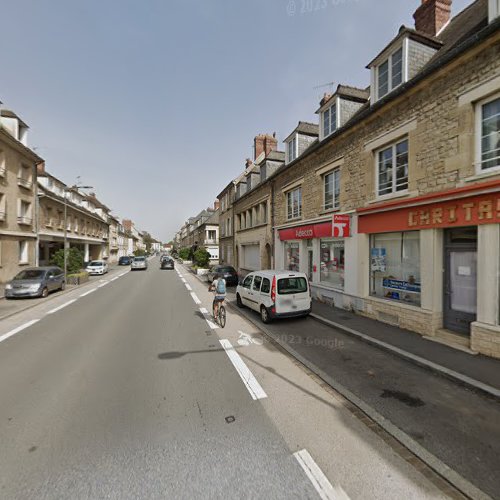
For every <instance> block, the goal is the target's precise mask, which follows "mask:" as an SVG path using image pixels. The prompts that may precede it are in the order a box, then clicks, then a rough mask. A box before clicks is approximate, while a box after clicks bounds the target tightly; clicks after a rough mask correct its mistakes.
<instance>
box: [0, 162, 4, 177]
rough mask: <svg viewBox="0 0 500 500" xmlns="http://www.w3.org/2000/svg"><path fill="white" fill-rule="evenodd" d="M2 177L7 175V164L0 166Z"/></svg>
mask: <svg viewBox="0 0 500 500" xmlns="http://www.w3.org/2000/svg"><path fill="white" fill-rule="evenodd" d="M0 177H5V165H2V166H0Z"/></svg>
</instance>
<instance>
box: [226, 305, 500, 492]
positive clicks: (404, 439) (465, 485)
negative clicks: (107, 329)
mask: <svg viewBox="0 0 500 500" xmlns="http://www.w3.org/2000/svg"><path fill="white" fill-rule="evenodd" d="M228 305H229V307H231V308H232V309H233V310H234V311H236V312H237V313H238V314H239V315H240V316H242V317H243V318H245V319H246V320H248V321H250V322H251V323H252V324H253V325H254V326H256V327H257V328H258V329H259V330H261V331H262V332H263V333H265V335H266V336H267V337H269V338H270V339H271V340H272V341H273V342H275V343H276V344H278V345H279V346H281V348H282V349H284V350H285V351H286V352H287V353H288V354H289V355H291V356H292V357H294V358H295V359H296V360H297V361H299V362H300V363H301V364H303V365H304V366H305V367H306V368H307V369H308V370H310V371H311V372H313V373H314V374H315V375H317V376H318V377H319V378H321V379H322V380H323V381H324V382H326V383H327V384H328V385H329V386H330V387H332V388H333V389H335V390H336V391H337V392H338V393H340V394H341V395H342V396H343V397H344V398H346V399H347V400H348V401H349V402H351V403H352V404H353V405H355V406H356V407H358V408H359V409H360V410H361V411H362V412H363V413H365V414H366V415H367V416H368V417H369V418H371V419H372V420H373V421H375V422H376V423H377V424H378V425H380V427H382V429H384V430H385V431H386V432H387V433H388V434H390V435H391V436H392V437H393V438H395V439H396V440H397V441H399V442H400V443H401V444H402V445H403V446H405V447H406V448H407V449H408V450H410V451H411V452H412V453H413V454H414V455H416V456H417V457H418V458H420V460H422V461H423V462H425V463H426V464H427V465H428V466H429V467H430V468H431V469H433V470H434V471H435V472H436V473H437V474H439V475H440V476H441V477H443V478H444V479H445V480H446V481H447V482H448V483H450V484H451V485H452V486H454V487H455V488H456V489H457V490H459V491H460V492H461V493H463V494H464V495H465V496H467V497H468V498H471V499H474V500H493V499H492V498H491V497H490V496H488V495H487V494H486V493H484V492H483V491H481V490H480V489H479V488H478V487H476V486H474V485H473V484H472V483H470V482H469V481H468V480H467V479H465V478H464V477H462V476H461V475H460V474H458V472H456V471H454V470H453V469H452V468H451V467H449V466H448V465H446V464H445V463H444V462H442V461H441V460H440V459H439V458H437V457H436V456H434V455H433V454H432V453H430V452H429V451H427V450H426V449H425V448H424V447H422V446H421V445H420V444H418V443H417V442H416V441H415V440H414V439H412V438H411V437H410V436H408V434H406V433H405V432H403V431H402V430H400V429H399V428H398V427H396V426H395V425H394V424H393V423H392V422H391V421H390V420H388V419H386V418H385V417H384V416H382V415H381V414H380V413H378V412H377V411H376V410H375V409H374V408H372V407H371V406H370V405H368V404H366V403H365V402H364V401H362V400H361V399H360V398H358V397H357V396H356V395H354V394H353V393H352V392H351V391H349V390H348V389H347V388H345V387H344V386H343V385H342V384H339V383H338V382H336V381H335V380H334V379H333V378H332V377H330V376H329V375H328V374H327V373H325V372H324V371H323V370H321V369H320V368H318V367H316V366H314V364H313V363H311V362H310V361H308V360H307V359H306V358H304V357H303V356H302V355H301V354H299V353H298V352H297V351H295V350H294V349H293V348H291V347H290V346H289V345H288V344H286V343H285V342H282V341H281V340H280V339H279V338H277V337H275V336H274V335H273V333H272V332H270V331H269V330H268V329H267V328H266V327H265V326H264V325H263V324H262V323H260V322H257V320H254V319H253V318H250V317H248V316H247V315H245V314H243V313H241V312H240V311H239V310H238V308H237V307H235V306H234V305H233V304H231V303H229V302H228Z"/></svg>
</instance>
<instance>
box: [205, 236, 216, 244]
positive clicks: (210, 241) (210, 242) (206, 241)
mask: <svg viewBox="0 0 500 500" xmlns="http://www.w3.org/2000/svg"><path fill="white" fill-rule="evenodd" d="M204 244H205V245H218V244H219V240H218V239H217V238H215V239H214V238H209V239H208V238H207V239H205V241H204Z"/></svg>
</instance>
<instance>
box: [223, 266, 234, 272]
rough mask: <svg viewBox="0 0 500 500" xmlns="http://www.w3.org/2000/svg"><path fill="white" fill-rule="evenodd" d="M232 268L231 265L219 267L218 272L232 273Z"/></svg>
mask: <svg viewBox="0 0 500 500" xmlns="http://www.w3.org/2000/svg"><path fill="white" fill-rule="evenodd" d="M233 272H234V269H233V268H232V267H221V268H219V273H233Z"/></svg>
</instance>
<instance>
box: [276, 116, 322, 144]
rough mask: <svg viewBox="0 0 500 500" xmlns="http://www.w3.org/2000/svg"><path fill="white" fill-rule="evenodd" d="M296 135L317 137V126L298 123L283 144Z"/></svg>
mask: <svg viewBox="0 0 500 500" xmlns="http://www.w3.org/2000/svg"><path fill="white" fill-rule="evenodd" d="M297 133H298V134H303V135H310V136H312V137H318V135H319V125H316V124H315V123H309V122H301V121H299V123H298V125H297V126H296V127H295V129H294V130H293V132H292V133H291V134H290V135H289V136H288V137H287V138H286V139H285V140H284V141H283V142H286V141H287V140H288V139H290V137H292V135H293V134H297Z"/></svg>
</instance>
